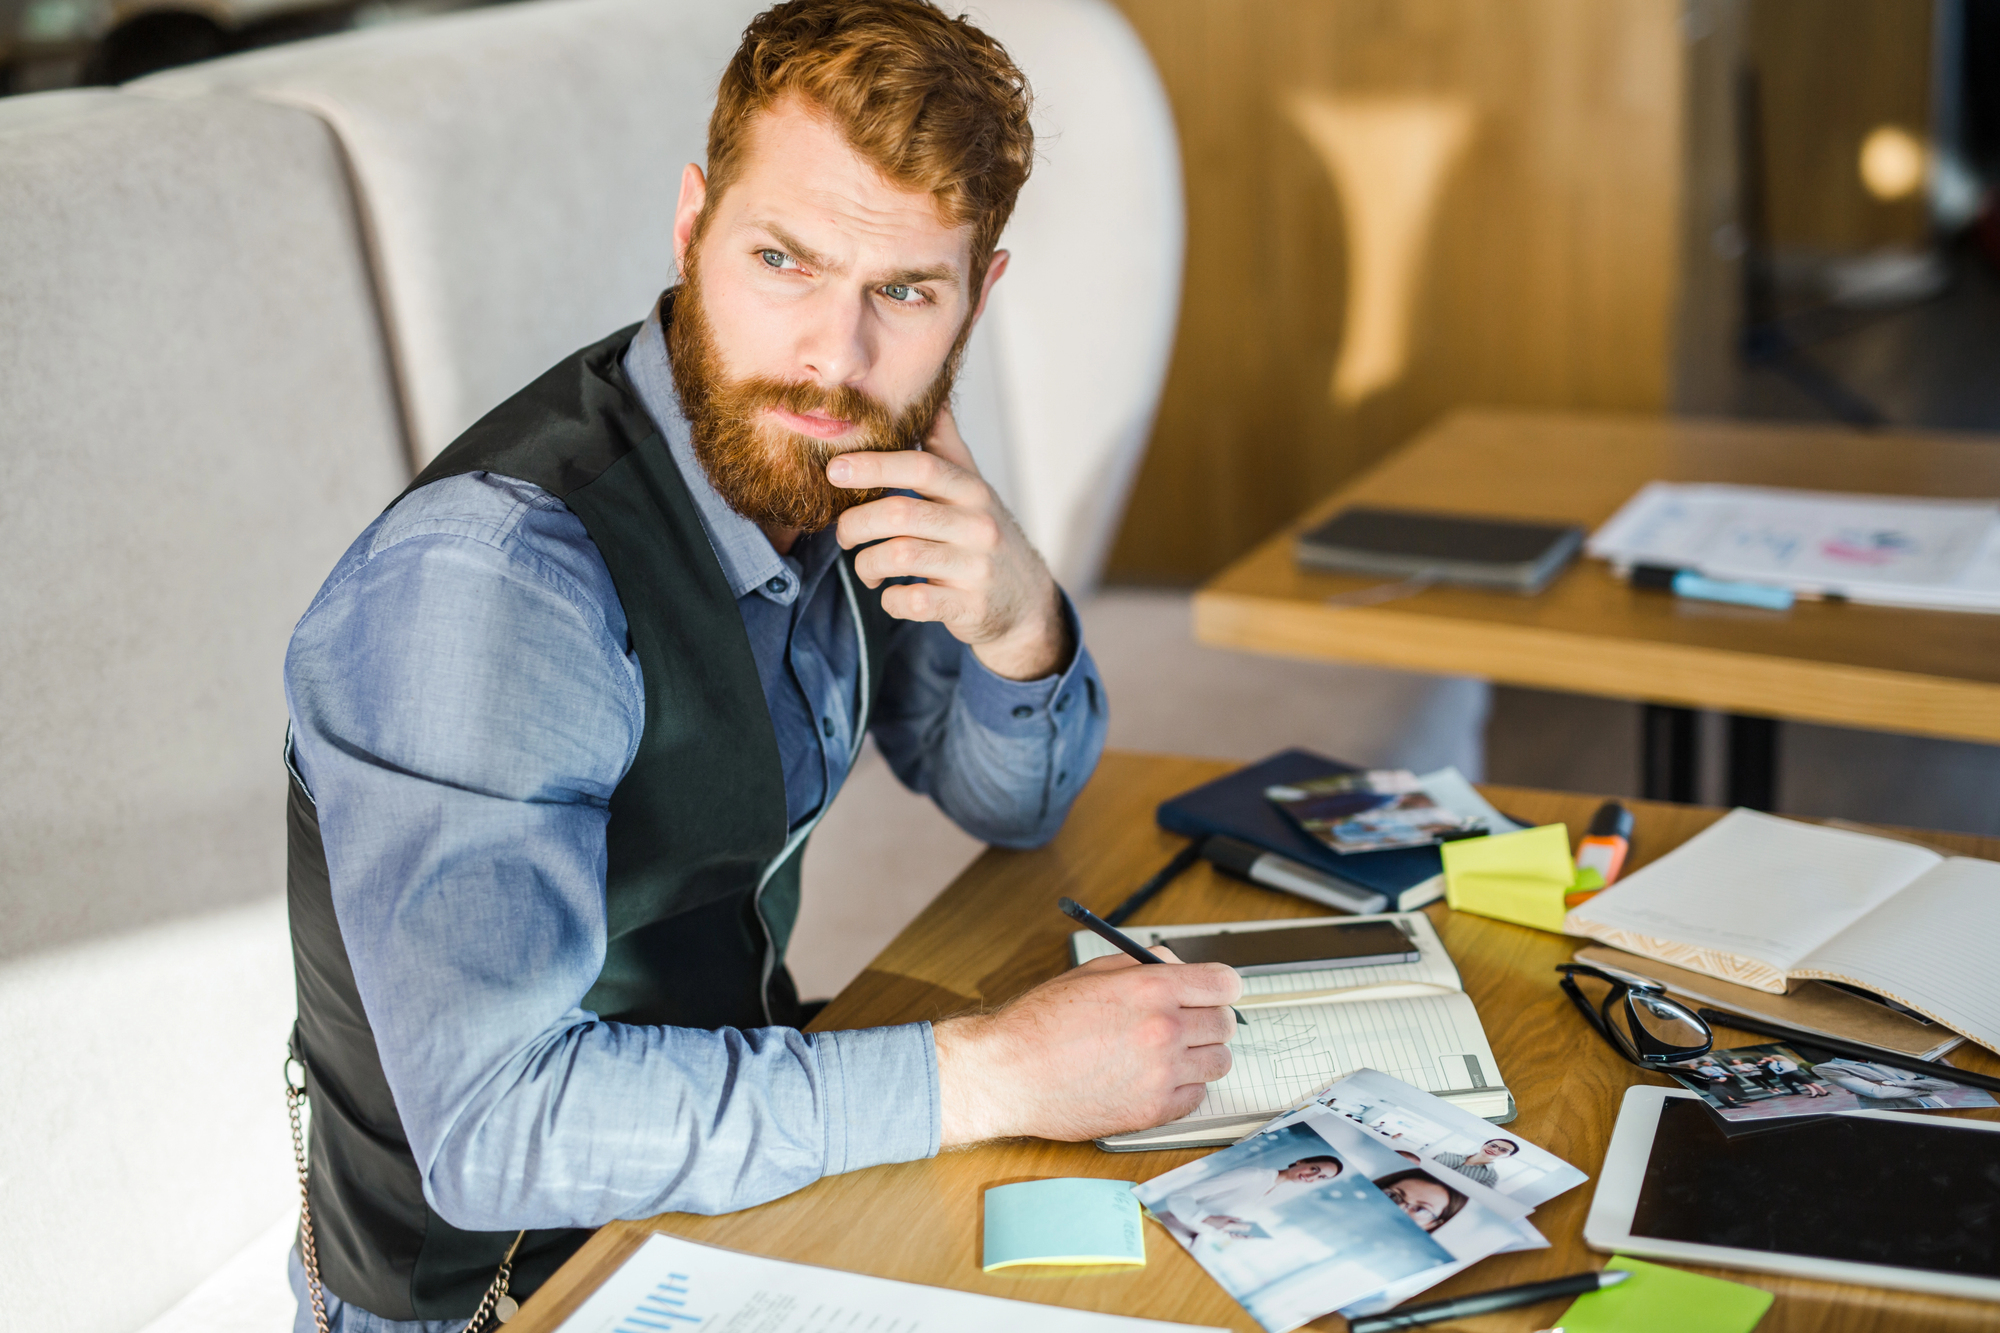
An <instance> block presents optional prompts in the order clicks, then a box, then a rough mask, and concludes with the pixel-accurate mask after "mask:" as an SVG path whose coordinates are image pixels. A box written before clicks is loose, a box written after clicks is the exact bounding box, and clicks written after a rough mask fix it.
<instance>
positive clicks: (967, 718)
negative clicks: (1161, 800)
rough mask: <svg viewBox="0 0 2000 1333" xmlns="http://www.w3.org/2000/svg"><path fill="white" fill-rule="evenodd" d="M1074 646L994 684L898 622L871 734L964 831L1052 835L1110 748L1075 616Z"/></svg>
mask: <svg viewBox="0 0 2000 1333" xmlns="http://www.w3.org/2000/svg"><path fill="white" fill-rule="evenodd" d="M1062 613H1063V615H1064V617H1065V618H1066V619H1067V620H1068V622H1069V629H1070V635H1071V639H1070V641H1071V642H1072V643H1074V644H1075V645H1076V650H1075V653H1074V655H1073V656H1072V657H1071V659H1070V661H1069V664H1068V665H1067V666H1066V667H1065V668H1064V669H1063V670H1061V671H1060V672H1057V673H1055V674H1054V675H1050V676H1044V677H1042V678H1041V679H1039V680H1031V681H1016V680H1008V679H1006V678H1005V677H1002V676H997V675H995V674H994V673H993V672H991V671H989V670H988V669H987V668H986V666H985V665H984V664H983V663H981V662H980V660H979V657H978V655H977V654H976V653H974V652H973V651H972V649H971V648H969V647H967V646H966V645H964V644H962V643H960V642H959V641H958V640H957V639H955V638H953V637H952V635H951V632H950V631H949V630H947V629H946V628H945V627H944V626H943V625H939V624H935V623H905V624H901V625H898V627H897V629H896V632H895V637H894V638H893V639H892V640H891V643H890V646H889V652H888V655H887V660H886V661H885V663H884V665H883V670H882V689H881V694H880V696H879V697H878V699H877V701H876V706H875V713H874V716H873V719H872V720H871V724H870V726H871V733H872V734H873V736H874V737H875V744H876V746H877V747H878V748H879V749H880V750H881V751H882V755H883V758H885V759H887V760H888V762H889V767H890V768H891V769H892V770H894V772H895V774H896V776H897V777H898V778H899V779H901V780H902V782H903V784H904V785H905V786H907V787H909V788H910V789H911V790H913V791H917V792H921V793H923V794H924V795H927V796H929V797H930V798H931V799H932V800H933V801H934V802H936V803H937V805H938V807H939V808H940V809H942V810H943V811H944V812H945V813H946V814H947V815H949V816H951V818H952V819H953V821H954V822H956V823H957V824H958V825H959V827H961V828H963V829H964V830H965V831H966V832H968V833H970V834H972V835H973V836H974V837H976V838H980V839H983V840H984V841H986V842H990V843H994V844H996V845H998V846H1002V847H1039V846H1041V845H1042V844H1043V843H1045V842H1047V841H1048V840H1049V839H1050V838H1052V837H1054V836H1055V834H1056V830H1057V829H1059V828H1061V827H1062V822H1063V820H1064V819H1065V818H1066V817H1067V816H1068V814H1069V809H1070V806H1071V804H1073V803H1074V802H1075V800H1076V794H1077V792H1078V791H1080V790H1081V789H1082V787H1083V784H1084V783H1085V782H1086V781H1087V780H1088V779H1089V777H1090V775H1091V773H1092V772H1093V771H1094V770H1095V769H1096V767H1097V760H1098V756H1100V755H1101V754H1102V753H1103V752H1104V735H1105V730H1106V727H1107V726H1108V725H1109V712H1108V708H1107V701H1106V699H1105V697H1104V686H1103V683H1102V681H1101V679H1100V678H1099V676H1098V674H1097V664H1096V663H1095V662H1094V661H1092V660H1091V656H1090V650H1089V649H1088V648H1086V647H1085V646H1084V644H1083V631H1082V627H1081V626H1080V625H1079V623H1078V620H1077V615H1076V609H1075V607H1073V606H1072V605H1071V604H1070V600H1069V597H1068V595H1067V594H1064V595H1063V599H1062Z"/></svg>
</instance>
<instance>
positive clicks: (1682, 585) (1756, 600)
mask: <svg viewBox="0 0 2000 1333" xmlns="http://www.w3.org/2000/svg"><path fill="white" fill-rule="evenodd" d="M1632 586H1633V587H1635V588H1658V589H1660V590H1661V591H1662V592H1671V593H1673V595H1674V596H1676V597H1687V598H1690V599H1692V600H1694V601H1697V602H1728V603H1730V604H1731V605H1733V606H1756V607H1762V608H1763V609H1764V610H1766V611H1789V610H1791V609H1792V601H1793V594H1792V590H1791V589H1790V588H1778V587H1774V586H1772V585H1771V584H1768V583H1743V582H1739V581H1737V580H1734V579H1711V578H1707V577H1705V576H1703V575H1701V574H1697V573H1696V572H1695V571H1694V570H1692V569H1675V568H1673V567H1672V566H1670V565H1634V566H1632Z"/></svg>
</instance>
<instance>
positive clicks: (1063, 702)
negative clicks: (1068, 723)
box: [1056, 694, 1069, 713]
mask: <svg viewBox="0 0 2000 1333" xmlns="http://www.w3.org/2000/svg"><path fill="white" fill-rule="evenodd" d="M1068 707H1069V696H1068V695H1067V694H1065V695H1063V696H1062V697H1061V698H1059V699H1057V700H1056V711H1057V712H1058V713H1060V712H1062V710H1063V709H1065V708H1068Z"/></svg>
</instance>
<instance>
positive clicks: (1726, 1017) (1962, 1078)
mask: <svg viewBox="0 0 2000 1333" xmlns="http://www.w3.org/2000/svg"><path fill="white" fill-rule="evenodd" d="M1695 1014H1696V1015H1697V1016H1698V1017H1700V1018H1701V1019H1702V1021H1704V1022H1707V1023H1712V1024H1714V1025H1716V1026H1717V1027H1725V1028H1735V1029H1737V1030H1738V1031H1741V1032H1754V1033H1756V1034H1757V1035H1758V1036H1760V1037H1776V1038H1777V1039H1778V1040H1779V1041H1788V1042H1790V1043H1792V1044H1793V1045H1794V1046H1817V1047H1818V1048H1819V1049H1820V1050H1822V1051H1831V1052H1833V1053H1834V1054H1835V1055H1840V1056H1845V1057H1847V1058H1848V1059H1850V1060H1866V1061H1868V1062H1869V1063H1871V1064H1878V1065H1887V1066H1889V1067H1890V1068H1891V1069H1901V1070H1905V1071H1907V1072H1908V1073H1912V1074H1929V1075H1930V1076H1931V1077H1932V1078H1941V1079H1944V1080H1946V1081H1947V1082H1950V1083H1959V1084H1963V1085H1964V1086H1966V1087H1968V1088H1984V1089H1985V1090H1986V1091H1988V1092H2000V1078H1994V1077H1992V1076H1991V1075H1989V1074H1975V1073H1973V1072H1972V1071H1971V1070H1970V1069H1960V1068H1959V1067H1958V1066H1957V1065H1948V1064H1946V1063H1945V1062H1944V1061H1942V1060H1925V1059H1922V1058H1920V1057H1918V1056H1914V1055H1904V1054H1902V1053H1900V1052H1898V1051H1885V1050H1883V1049H1882V1048H1881V1047H1880V1046H1870V1045H1868V1044H1866V1043H1865V1042H1859V1041H1844V1040H1842V1039H1841V1038H1839V1037H1822V1036H1818V1035H1817V1034H1815V1033H1811V1032H1806V1031H1802V1030H1801V1029H1799V1028H1788V1027H1785V1026H1784V1025H1782V1024H1779V1023H1767V1022H1765V1021H1764V1020H1763V1019H1761V1018H1751V1017H1749V1016H1747V1015H1745V1014H1725V1013H1723V1012H1722V1011H1721V1010H1720V1009H1697V1010H1695Z"/></svg>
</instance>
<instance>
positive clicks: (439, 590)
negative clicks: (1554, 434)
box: [286, 477, 939, 1230]
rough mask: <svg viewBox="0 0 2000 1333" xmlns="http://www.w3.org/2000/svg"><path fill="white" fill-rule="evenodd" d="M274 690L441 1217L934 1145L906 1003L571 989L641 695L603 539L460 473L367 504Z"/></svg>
mask: <svg viewBox="0 0 2000 1333" xmlns="http://www.w3.org/2000/svg"><path fill="white" fill-rule="evenodd" d="M432 492H436V493H435V494H433V493H432ZM286 693H287V699H288V703H289V706H290V710H291V718H292V732H293V754H294V759H295V762H296V765H297V767H298V771H299V774H300V777H301V779H302V780H303V782H304V784H305V786H306V788H307V790H308V792H309V793H310V795H311V797H312V799H313V800H314V803H315V805H316V807H317V810H318V815H319V823H320V830H321V837H322V839H323V842H324V844H325V848H326V856H327V869H328V873H329V876H330V879H331V883H332V891H333V900H334V909H335V913H336V916H337V918H338V921H339V924H340V932H341V939H342V941H343V943H344V945H345V947H346V949H347V953H348V957H349V960H350V961H351V963H352V965H353V968H354V977H355V982H356V985H357V987H358V989H359V991H360V995H361V1000H362V1004H363V1006H364V1008H365V1009H366V1012H367V1015H368V1020H369V1024H370V1026H371V1028H372V1029H373V1033H374V1037H375V1042H376V1046H377V1048H378V1050H379V1051H380V1054H381V1059H382V1067H383V1071H384V1073H385V1074H386V1075H387V1078H388V1082H389V1087H390V1090H391V1091H392V1093H393V1094H394V1096H395V1100H396V1107H397V1110H398V1112H399V1114H400V1116H401V1119H402V1122H403V1128H404V1131H405V1133H406V1135H407V1136H408V1139H409V1143H410V1147H411V1149H412V1151H413V1152H414V1154H415V1156H416V1160H417V1164H418V1167H419V1169H420V1171H421V1173H422V1178H423V1185H424V1192H425V1197H426V1198H427V1199H428V1200H429V1201H430V1203H431V1205H432V1207H434V1208H436V1209H437V1211H438V1213H439V1214H440V1215H441V1216H443V1217H444V1218H446V1219H447V1220H448V1221H450V1222H452V1223H453V1224H454V1225H457V1226H461V1227H466V1228H470V1229H474V1230H512V1229H518V1228H524V1227H525V1228H546V1227H558V1226H596V1225H600V1224H602V1223H604V1222H607V1221H610V1220H612V1219H614V1218H632V1217H644V1216H649V1215H651V1214H654V1213H659V1212H666V1211H687V1212H702V1213H713V1212H725V1211H729V1210H733V1209H738V1208H744V1207H748V1206H750V1205H752V1204H756V1203H761V1202H764V1201H765V1200H768V1199H772V1198H776V1197H778V1196H780V1195H783V1194H786V1193H789V1192H790V1191H792V1190H795V1189H798V1188H800V1187H801V1186H804V1185H806V1184H808V1183H810V1182H811V1181H813V1180H815V1179H817V1178H819V1177H820V1176H822V1175H827V1174H833V1173H838V1172H842V1171H851V1170H855V1169H857V1168H860V1167H864V1166H869V1165H874V1164H877V1163H881V1162H893V1161H906V1160H911V1159H914V1158H919V1157H924V1156H927V1155H930V1154H932V1153H934V1152H936V1151H937V1147H938V1133H939V1109H938V1096H937V1072H936V1071H937V1065H936V1054H935V1049H934V1047H933V1044H932V1040H931V1034H930V1027H929V1025H928V1024H912V1025H908V1026H903V1027H893V1028H877V1029H869V1030H865V1031H853V1032H837V1033H823V1034H806V1033H802V1032H799V1031H796V1030H793V1029H787V1028H770V1029H759V1030H733V1029H723V1030H718V1031H697V1030H692V1029H684V1028H671V1027H654V1026H639V1025H632V1024H624V1023H613V1022H607V1021H604V1020H602V1019H600V1018H599V1017H598V1016H597V1015H595V1014H593V1013H591V1012H590V1011H589V1010H587V1009H585V1008H584V1007H583V1005H582V1001H583V998H584V996H585V994H586V993H587V992H588V991H589V989H590V987H591V986H592V985H593V984H594V982H595V981H596V979H597V976H598V973H599V972H600V970H601V969H602V966H603V960H604V953H605V936H606V915H605V896H604V884H605V862H606V851H605V828H606V823H607V820H608V817H609V802H610V798H611V793H612V790H613V789H614V788H615V787H616V786H617V784H618V782H619V780H620V778H621V777H622V776H623V774H624V772H625V770H626V768H627V767H628V766H629V764H630V762H631V758H632V755H633V753H634V750H635V747H636V745H637V743H638V737H639V732H640V730H641V729H642V727H643V726H644V716H643V710H644V701H643V700H644V697H643V692H642V691H641V689H640V681H639V676H638V667H637V663H636V661H634V660H633V659H632V658H630V657H628V656H627V655H626V653H625V625H624V618H623V614H622V611H621V610H620V609H619V607H618V604H617V599H616V596H615V593H613V592H612V590H611V587H610V582H609V576H608V574H606V573H605V571H604V569H603V563H602V560H601V558H599V557H598V556H597V554H596V550H595V548H594V547H593V546H591V545H590V543H589V539H588V537H587V536H586V535H585V534H584V532H583V528H582V525H581V523H580V522H578V521H577V520H576V518H575V516H574V515H572V514H570V513H569V512H568V510H566V509H564V508H563V507H562V506H561V505H560V504H558V503H557V502H555V501H554V500H553V499H551V498H549V497H548V496H546V495H545V494H543V493H541V492H539V491H536V490H535V489H534V488H532V487H527V486H523V485H521V484H519V483H507V482H505V481H504V479H495V478H484V477H475V478H474V479H466V478H455V479H453V480H452V481H451V482H446V483H439V484H438V485H437V486H434V487H428V488H426V490H425V491H421V492H418V493H417V494H416V495H414V496H412V497H410V498H409V499H408V500H406V501H405V502H404V503H403V504H402V505H399V506H398V507H397V508H396V509H395V510H392V511H391V513H390V514H389V515H388V516H385V518H384V519H382V520H378V522H377V524H376V525H375V526H374V527H373V528H371V529H370V531H369V532H368V533H365V534H363V537H362V539H361V540H360V541H359V542H357V543H356V545H355V547H354V548H353V549H352V550H350V552H349V553H348V556H347V557H346V558H345V559H343V561H342V563H341V565H340V566H339V567H338V568H337V569H336V571H335V573H334V575H333V577H332V578H331V579H329V581H328V584H327V586H326V587H325V588H324V589H322V591H321V593H320V595H319V597H318V598H317V599H316V600H315V602H314V604H313V606H312V607H311V609H310V610H308V612H307V614H306V616H305V618H304V619H303V620H302V621H301V622H300V624H299V626H298V629H297V631H296V632H295V635H294V638H293V641H292V646H291V650H290V653H289V655H288V657H287V662H286Z"/></svg>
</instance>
